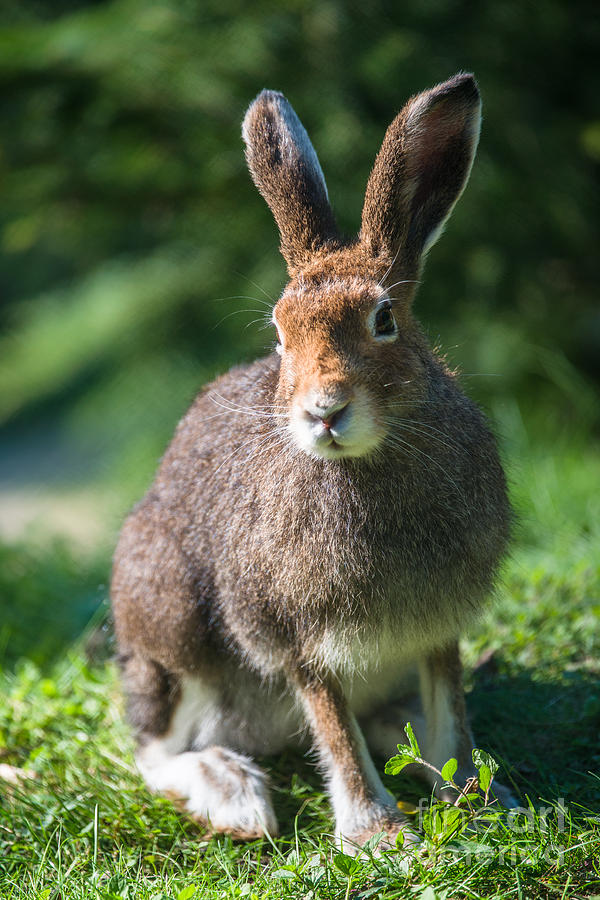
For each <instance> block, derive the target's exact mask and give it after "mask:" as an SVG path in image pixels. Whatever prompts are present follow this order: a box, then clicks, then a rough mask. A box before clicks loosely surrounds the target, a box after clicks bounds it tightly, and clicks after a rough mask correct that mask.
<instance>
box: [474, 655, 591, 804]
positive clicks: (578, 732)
mask: <svg viewBox="0 0 600 900" xmlns="http://www.w3.org/2000/svg"><path fill="white" fill-rule="evenodd" d="M468 704H469V709H470V713H471V722H472V726H473V732H474V734H475V741H476V743H477V745H478V746H481V747H482V748H483V749H485V750H489V751H490V752H491V753H492V754H493V755H494V756H495V757H496V758H497V759H499V760H502V761H503V762H504V763H505V764H506V768H507V771H508V772H509V775H510V777H511V779H514V785H515V788H516V789H517V790H518V792H519V794H520V795H521V797H522V798H523V799H524V795H526V794H527V795H529V796H530V797H531V799H532V800H533V801H534V802H535V800H536V799H537V798H538V797H541V798H543V799H548V800H556V799H557V798H558V797H564V799H565V802H566V803H568V804H571V805H573V804H581V805H582V806H583V807H586V808H587V809H591V810H592V811H594V812H595V813H596V814H597V813H598V811H599V810H600V780H599V779H598V777H597V776H594V775H593V774H591V773H592V772H594V771H595V772H597V771H598V769H599V768H600V678H598V675H597V674H595V673H591V672H590V673H588V672H585V671H581V670H580V671H569V672H564V673H563V674H562V675H560V676H558V677H557V678H556V679H552V680H551V679H545V678H544V676H543V673H540V674H538V673H536V672H531V671H528V670H522V671H520V672H516V673H514V674H510V675H508V674H506V675H503V674H498V675H494V676H491V675H488V674H486V673H483V674H481V675H480V676H477V673H475V684H474V687H473V690H472V692H471V693H470V695H469V697H468Z"/></svg>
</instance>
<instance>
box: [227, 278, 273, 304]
mask: <svg viewBox="0 0 600 900" xmlns="http://www.w3.org/2000/svg"><path fill="white" fill-rule="evenodd" d="M236 275H240V276H241V277H242V278H245V279H246V281H249V282H250V284H252V285H254V287H255V288H257V289H258V290H259V291H262V293H263V294H264V295H265V297H267V298H268V299H269V300H270V301H271V303H272V304H273V306H275V304H276V303H277V301H276V300H274V299H273V297H271V295H270V294H269V293H268V291H265V289H264V287H262V286H261V285H260V284H257V283H256V281H253V280H252V278H249V277H248V275H244V273H243V272H236Z"/></svg>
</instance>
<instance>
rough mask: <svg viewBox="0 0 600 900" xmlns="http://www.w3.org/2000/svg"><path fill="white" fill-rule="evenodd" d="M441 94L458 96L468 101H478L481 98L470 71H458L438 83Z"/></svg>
mask: <svg viewBox="0 0 600 900" xmlns="http://www.w3.org/2000/svg"><path fill="white" fill-rule="evenodd" d="M440 88H441V89H442V93H443V94H452V95H453V96H454V97H457V96H460V97H462V99H463V100H465V101H466V102H469V103H478V102H479V100H480V99H481V95H480V93H479V88H478V86H477V82H476V80H475V76H474V75H473V73H472V72H458V73H457V74H456V75H454V77H453V78H449V79H448V81H445V82H444V83H443V84H441V85H440Z"/></svg>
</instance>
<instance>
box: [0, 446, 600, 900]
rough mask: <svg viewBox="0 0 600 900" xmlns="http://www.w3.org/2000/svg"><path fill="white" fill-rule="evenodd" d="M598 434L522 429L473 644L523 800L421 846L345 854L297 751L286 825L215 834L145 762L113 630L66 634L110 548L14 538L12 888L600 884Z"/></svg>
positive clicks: (278, 795) (485, 712)
mask: <svg viewBox="0 0 600 900" xmlns="http://www.w3.org/2000/svg"><path fill="white" fill-rule="evenodd" d="M597 450H598V448H597V447H596V446H595V445H594V444H593V443H592V442H590V441H585V440H583V439H582V440H579V441H578V440H575V439H573V437H572V436H570V437H569V440H568V442H567V440H566V439H565V440H564V441H562V440H561V439H560V438H556V437H555V439H554V440H553V442H552V443H551V444H550V443H548V442H547V441H537V442H531V441H529V440H528V439H526V436H523V435H522V436H521V439H520V441H519V442H515V443H513V446H512V447H510V448H509V452H510V458H511V459H512V460H516V461H518V463H515V462H513V464H512V466H511V472H512V483H513V497H514V500H515V504H516V506H517V509H518V511H519V514H520V524H519V525H518V528H517V533H516V538H515V549H514V552H513V556H512V557H511V559H510V560H509V561H508V562H507V565H506V571H505V573H504V580H503V586H502V587H501V589H500V590H499V596H498V598H497V601H496V603H495V604H494V605H493V606H492V607H491V608H490V610H489V612H488V614H487V615H486V617H485V618H484V619H483V620H482V621H481V622H479V623H478V624H477V626H476V627H475V628H474V629H473V631H472V632H471V634H470V635H469V636H468V637H467V639H466V640H465V642H464V655H465V660H466V667H467V687H468V693H469V705H470V709H471V712H472V719H473V727H474V732H475V734H476V739H477V744H478V746H480V747H482V748H483V749H485V750H488V751H490V752H492V753H493V755H494V756H495V757H496V758H497V759H499V760H501V761H502V762H503V764H504V767H505V771H504V772H503V773H502V779H503V780H504V781H511V782H512V783H513V785H514V787H515V788H516V790H517V791H518V792H519V794H520V797H521V802H522V804H523V811H522V812H521V813H520V814H518V815H509V816H508V817H506V816H505V817H503V818H500V819H498V820H495V821H490V822H488V823H487V824H486V823H485V822H484V821H482V820H480V823H479V826H478V827H477V830H473V829H465V830H464V831H463V832H462V833H457V834H454V835H451V834H448V833H446V834H444V833H443V831H442V832H440V831H439V830H438V832H435V831H431V828H430V834H429V836H427V835H426V837H425V840H424V843H423V848H422V851H421V852H420V854H416V855H415V854H412V855H407V854H406V853H404V852H403V851H401V850H399V851H397V852H393V853H390V854H387V855H385V856H383V857H379V858H378V857H376V856H374V855H373V854H372V853H367V854H366V855H364V856H363V857H362V858H361V859H359V860H353V859H351V858H350V857H347V856H345V855H344V854H340V853H338V852H337V851H336V850H335V848H334V847H333V846H332V844H331V843H330V842H329V841H328V839H327V835H328V834H330V833H331V831H332V821H331V819H330V813H329V807H328V804H327V801H326V798H325V796H324V794H323V791H322V787H321V784H320V781H319V778H318V777H317V775H316V774H315V772H314V769H313V768H312V766H311V765H310V763H309V762H308V761H307V760H306V759H305V758H303V757H302V756H300V755H299V754H295V753H293V752H289V753H287V754H285V755H284V756H283V757H281V758H278V759H270V760H266V764H267V765H268V766H269V767H270V769H271V772H272V778H273V782H274V788H275V803H276V811H277V814H278V817H279V820H280V823H281V825H282V837H281V838H279V839H278V840H277V841H275V842H271V841H269V840H268V839H266V838H265V839H263V840H260V841H255V842H252V843H249V844H234V843H232V842H231V840H229V839H228V838H214V839H210V840H207V839H205V838H204V836H203V834H202V831H201V830H199V829H198V828H197V827H196V826H195V825H194V824H193V823H192V822H190V821H188V820H187V819H185V818H184V817H182V816H181V815H179V814H178V813H177V811H176V810H175V809H174V807H173V806H172V805H171V803H170V802H169V801H167V800H164V799H160V798H157V797H154V796H151V795H150V794H149V793H148V792H147V791H146V789H145V788H144V786H143V784H142V782H141V780H140V778H139V776H138V775H137V774H136V771H135V767H134V764H133V757H132V742H131V738H130V735H129V732H128V729H127V727H126V725H125V723H124V719H123V714H122V703H121V697H120V692H119V685H118V679H117V675H116V671H115V668H114V665H113V663H112V662H111V660H110V648H109V652H108V654H107V653H106V648H105V646H104V642H103V640H100V641H98V640H97V637H98V632H97V630H95V629H94V628H93V629H92V630H91V632H90V631H89V632H88V634H87V635H86V637H85V639H81V640H79V641H78V642H77V643H76V644H74V645H73V644H71V645H70V650H69V651H68V654H66V655H65V652H64V650H63V651H60V652H59V643H60V642H62V644H63V645H64V643H65V642H69V641H71V639H72V636H73V633H74V631H75V630H76V629H77V628H79V625H80V621H81V620H80V619H74V618H73V615H74V613H75V611H78V615H84V613H85V614H87V613H88V612H89V610H90V608H92V607H94V606H95V607H96V608H97V612H96V618H97V620H100V619H101V618H102V613H103V610H102V607H101V606H100V607H98V597H99V596H102V595H103V592H102V591H101V590H99V585H100V584H101V583H102V582H103V581H104V582H105V580H106V572H107V568H106V566H107V563H106V559H104V561H98V560H97V559H89V558H87V559H75V558H72V557H71V556H70V555H69V550H68V549H67V548H64V547H63V548H62V549H61V550H60V552H57V550H56V548H55V547H47V548H46V549H45V550H44V549H43V548H38V549H37V550H36V551H35V552H34V551H33V550H32V549H31V548H26V547H20V548H14V547H13V548H3V549H2V560H3V561H4V566H3V567H2V569H1V572H2V574H1V575H0V586H1V587H2V589H3V591H4V594H5V597H6V599H7V601H9V602H8V604H7V606H6V609H7V611H8V615H7V616H6V622H5V625H4V635H5V641H4V653H3V658H4V661H5V670H4V673H3V674H2V675H1V676H0V692H1V694H2V698H3V702H2V705H1V706H0V763H2V764H4V765H5V766H6V765H10V766H14V767H16V768H17V769H20V770H23V771H24V772H26V773H28V776H30V777H26V778H24V779H20V780H17V782H16V783H14V784H11V783H8V782H4V783H3V782H0V790H2V794H1V797H0V896H1V897H2V898H10V900H22V898H47V900H58V898H61V900H76V898H84V897H85V898H90V897H91V898H101V900H116V898H136V900H137V898H140V900H145V898H154V900H167V898H172V900H191V898H207V900H212V898H215V900H216V898H228V897H240V898H249V900H263V898H265V900H266V898H273V900H279V898H306V900H317V898H328V900H333V898H339V900H350V898H353V900H359V898H364V900H367V898H370V897H377V898H384V900H392V898H404V897H406V898H415V897H422V898H424V900H434V898H436V897H437V898H440V900H442V898H450V897H452V898H456V897H465V898H467V897H469V898H472V897H485V898H496V897H498V898H500V897H515V898H546V897H548V898H550V897H553V898H557V900H565V898H567V897H574V898H578V897H592V896H595V895H597V896H599V897H600V863H599V859H600V741H599V736H600V627H599V619H600V617H599V613H600V559H599V558H598V547H599V546H600V492H598V489H597V486H598V484H600V456H599V454H598V452H597ZM32 554H33V556H32ZM32 560H33V568H32ZM70 596H72V598H73V601H72V602H71V603H69V602H68V600H67V599H66V598H68V597H70ZM61 600H62V603H61ZM86 603H87V604H88V606H87V607H86V605H85V604H86ZM19 608H21V609H22V610H23V613H22V624H23V627H22V629H21V630H19V628H18V627H17V624H18V623H17V620H18V610H19ZM50 619H53V620H54V619H58V620H59V624H60V628H58V629H56V630H55V631H54V632H53V634H52V635H51V636H50V637H44V636H43V634H42V635H40V631H41V632H42V633H45V631H46V630H47V629H44V628H42V629H40V622H41V623H44V622H46V623H48V622H49V621H50ZM36 629H37V636H38V640H36V639H35V638H36ZM19 634H21V638H20V639H19V638H18V635H19ZM90 636H91V638H92V639H91V640H90ZM40 637H41V639H40ZM19 641H20V642H19ZM16 656H19V657H20V659H19V661H18V662H17V663H16V664H13V660H14V658H15V657H16ZM383 763H384V761H380V768H381V770H382V769H383ZM386 783H387V785H388V786H389V787H390V788H391V789H392V790H393V791H394V792H395V793H396V794H397V795H398V796H401V797H402V799H403V800H408V801H410V802H413V803H415V804H416V803H417V802H418V799H419V797H420V796H421V795H422V793H423V788H422V786H421V785H420V784H419V783H418V782H414V781H411V780H410V779H408V778H407V777H405V776H402V775H401V776H397V777H391V776H386ZM2 788H3V789H2Z"/></svg>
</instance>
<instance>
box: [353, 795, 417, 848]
mask: <svg viewBox="0 0 600 900" xmlns="http://www.w3.org/2000/svg"><path fill="white" fill-rule="evenodd" d="M382 833H383V837H382V839H381V840H380V842H379V843H378V845H377V847H376V849H375V853H376V854H379V853H382V852H384V851H386V850H393V849H395V848H396V847H404V848H405V849H407V850H409V849H411V848H412V847H415V846H417V845H418V844H419V843H420V839H419V836H418V835H417V833H416V832H415V831H414V830H413V828H412V827H411V823H410V822H409V821H408V819H407V818H406V816H403V815H402V814H401V813H399V812H398V810H396V809H394V808H393V807H382V808H381V809H380V810H377V812H376V814H375V815H374V816H372V817H371V818H370V821H369V822H368V824H365V825H359V824H358V822H356V821H354V822H351V823H350V822H349V823H348V824H347V825H346V826H344V825H343V824H338V827H337V828H336V838H337V843H338V845H339V846H340V847H341V849H342V850H343V851H344V853H347V854H348V856H356V855H357V854H359V853H360V851H361V848H362V847H364V845H365V844H366V843H367V841H368V840H369V838H372V837H374V836H375V835H379V834H382ZM400 834H401V835H402V838H401V839H400V840H398V835H400Z"/></svg>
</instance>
